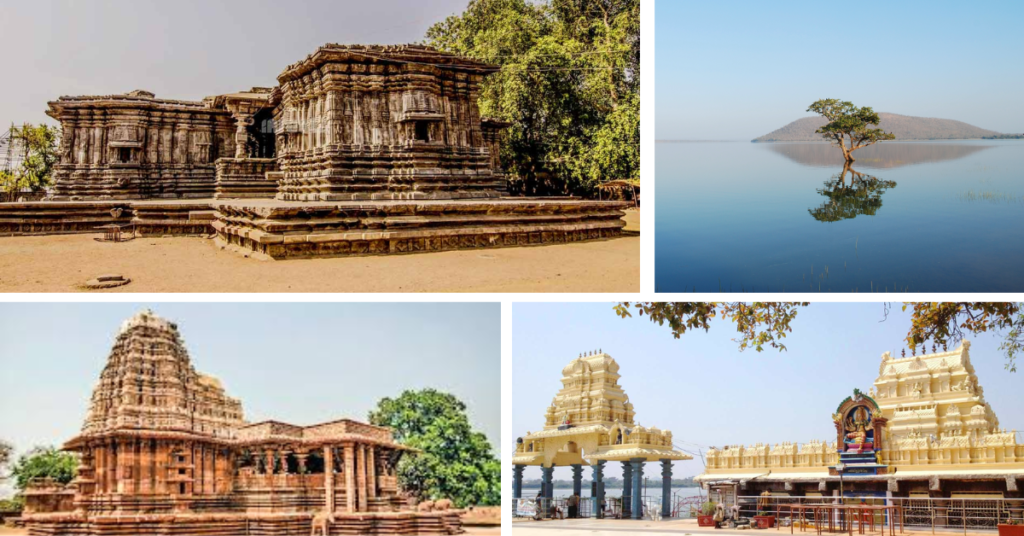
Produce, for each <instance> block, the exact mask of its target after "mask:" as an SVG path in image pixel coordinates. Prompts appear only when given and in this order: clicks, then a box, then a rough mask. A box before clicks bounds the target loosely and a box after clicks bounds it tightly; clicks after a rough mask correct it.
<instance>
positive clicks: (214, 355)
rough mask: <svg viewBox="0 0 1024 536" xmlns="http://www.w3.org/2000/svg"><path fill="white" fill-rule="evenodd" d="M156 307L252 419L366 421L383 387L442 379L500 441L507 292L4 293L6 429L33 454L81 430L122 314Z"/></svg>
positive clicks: (1, 430)
mask: <svg viewBox="0 0 1024 536" xmlns="http://www.w3.org/2000/svg"><path fill="white" fill-rule="evenodd" d="M146 307H150V308H152V309H153V312H155V313H156V314H158V315H160V316H162V317H164V318H167V319H169V320H171V321H174V322H177V323H178V329H179V331H180V332H181V334H182V338H183V339H184V341H185V344H186V348H187V349H188V351H189V355H190V357H191V359H192V364H193V366H195V368H196V370H198V371H200V372H202V373H205V374H210V375H213V376H215V377H217V378H219V379H220V380H221V382H222V383H223V384H224V388H225V389H226V390H227V392H228V394H229V395H231V396H234V397H236V398H240V399H241V400H242V408H243V410H244V412H245V417H246V419H247V420H249V421H252V422H255V421H260V420H264V419H276V420H280V421H284V422H288V423H293V424H298V425H308V424H316V423H320V422H326V421H329V420H333V419H339V418H345V417H349V418H353V419H358V420H362V421H365V420H366V419H367V416H368V413H369V411H370V410H371V409H372V408H374V407H375V406H376V404H377V401H378V400H380V399H381V398H383V397H386V396H390V397H395V396H398V395H400V394H401V393H402V391H404V390H406V389H422V388H427V387H432V388H435V389H439V390H443V391H447V392H449V393H452V394H454V395H455V396H456V397H458V398H459V399H461V400H462V401H463V402H465V403H466V404H467V405H468V406H469V416H470V420H471V422H472V423H473V425H474V427H475V428H477V429H478V430H480V431H481V432H483V433H485V434H487V437H488V439H490V441H491V446H492V447H493V448H494V449H495V452H497V449H498V444H499V441H500V433H501V370H500V369H501V307H500V304H496V303H494V304H492V303H483V304H459V303H441V304H438V303H422V304H407V303H394V304H389V303H378V304H361V303H353V304H348V303H324V304H313V303H308V304H285V303H274V304H258V303H257V304H224V303H216V304H212V303H208V304H187V303H185V304H179V303H163V304H131V303H127V304H125V303H109V304H18V303H6V304H0V438H3V439H5V440H7V441H9V442H12V443H14V445H15V447H16V448H17V450H18V451H19V452H24V451H25V450H26V449H28V448H30V447H32V446H35V445H59V444H61V443H62V442H64V441H66V440H68V439H71V437H73V436H74V435H75V434H76V433H77V432H78V431H79V430H80V428H81V425H82V422H83V419H84V417H85V413H86V410H87V409H88V403H89V397H90V395H91V393H92V389H93V386H94V384H95V383H96V381H97V380H98V379H99V376H100V372H101V371H102V369H103V366H104V365H105V364H106V360H107V356H108V355H109V353H110V348H111V345H112V344H113V342H114V339H115V336H116V334H117V331H118V328H119V327H120V325H121V322H122V321H124V320H125V319H127V318H129V317H130V316H132V315H133V314H135V313H136V312H138V311H141V310H143V309H144V308H146ZM0 491H2V490H0Z"/></svg>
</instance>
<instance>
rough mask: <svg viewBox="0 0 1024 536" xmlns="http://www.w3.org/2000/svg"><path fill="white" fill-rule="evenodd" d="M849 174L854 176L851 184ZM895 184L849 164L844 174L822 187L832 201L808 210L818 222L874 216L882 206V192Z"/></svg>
mask: <svg viewBox="0 0 1024 536" xmlns="http://www.w3.org/2000/svg"><path fill="white" fill-rule="evenodd" d="M847 174H849V175H850V184H849V186H847V184H846V175H847ZM895 187H896V181H887V180H882V179H879V178H877V177H874V176H871V175H865V174H863V173H860V172H858V171H856V170H854V169H853V168H851V167H850V164H849V163H847V164H846V165H844V166H843V171H842V173H839V174H837V175H833V176H832V178H831V179H829V180H827V181H825V187H824V188H821V189H819V190H818V193H819V194H821V195H823V196H825V197H827V198H828V200H827V201H825V202H824V203H822V205H821V206H820V207H818V208H814V209H807V212H809V213H810V214H811V216H812V217H814V219H816V220H818V221H828V222H831V221H839V220H849V219H853V218H856V217H857V216H859V215H861V214H866V215H868V216H874V215H875V212H878V209H880V208H882V194H884V193H885V191H886V190H888V189H889V188H895Z"/></svg>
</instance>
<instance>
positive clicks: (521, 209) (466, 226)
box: [0, 197, 628, 259]
mask: <svg viewBox="0 0 1024 536" xmlns="http://www.w3.org/2000/svg"><path fill="white" fill-rule="evenodd" d="M627 206H628V204H627V203H622V202H618V201H583V200H579V199H573V198H565V197H562V198H501V199H473V200H468V199H462V200H430V201H411V200H408V201H389V200H380V201H332V202H303V201H281V200H276V199H201V200H191V199H190V200H171V201H167V200H145V201H67V202H53V201H37V202H28V203H0V236H5V235H6V236H12V235H43V234H69V233H90V232H91V233H95V232H99V231H98V227H100V226H102V225H108V224H112V223H116V224H123V225H127V224H134V226H135V230H136V232H137V233H138V234H139V235H141V236H168V235H170V236H196V235H199V236H206V235H213V234H216V240H217V243H218V244H220V245H222V246H223V247H225V248H226V249H230V250H233V251H237V252H240V253H244V254H246V255H250V256H253V257H256V258H261V259H290V258H311V257H333V256H349V255H384V254H394V253H420V252H431V251H446V250H454V249H470V248H497V247H515V246H534V245H546V244H560V243H567V242H580V241H585V240H598V239H606V238H614V237H618V236H620V235H621V233H622V228H623V227H624V226H625V222H624V221H623V219H622V217H623V216H624V215H625V212H624V210H625V209H626V208H627Z"/></svg>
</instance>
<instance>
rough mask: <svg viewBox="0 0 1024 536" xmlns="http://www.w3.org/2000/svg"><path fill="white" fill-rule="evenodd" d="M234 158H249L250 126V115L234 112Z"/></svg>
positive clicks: (251, 121) (251, 120) (251, 119)
mask: <svg viewBox="0 0 1024 536" xmlns="http://www.w3.org/2000/svg"><path fill="white" fill-rule="evenodd" d="M232 115H234V117H235V158H248V157H249V131H248V128H249V125H252V123H253V118H252V114H250V113H245V112H235V113H234V114H232Z"/></svg>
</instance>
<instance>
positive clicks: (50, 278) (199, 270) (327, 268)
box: [0, 210, 640, 292]
mask: <svg viewBox="0 0 1024 536" xmlns="http://www.w3.org/2000/svg"><path fill="white" fill-rule="evenodd" d="M625 219H626V222H627V225H626V228H625V229H626V231H627V232H629V231H632V233H630V234H631V235H632V236H624V237H622V238H615V239H610V240H597V241H588V242H578V243H571V244H562V245H551V246H536V247H515V248H496V249H482V250H458V251H445V252H440V253H421V254H416V255H390V256H366V257H347V258H325V259H296V260H285V261H259V260H255V259H247V258H244V257H242V256H241V255H239V254H237V253H234V252H231V251H224V250H221V249H219V248H218V247H217V246H215V245H214V243H213V241H212V240H208V239H204V238H199V237H167V238H137V239H135V240H131V241H128V242H120V243H110V242H98V241H96V240H95V238H96V237H97V236H99V235H92V234H77V235H76V234H72V235H52V236H14V237H0V291H3V292H76V291H84V290H85V288H84V287H83V284H84V283H85V282H86V281H88V280H91V279H93V278H95V277H97V276H100V275H104V274H119V275H122V276H124V277H126V278H129V279H131V280H132V282H131V283H130V284H128V285H126V286H122V287H117V288H113V289H109V290H106V291H104V292H637V291H639V287H640V238H639V237H638V236H635V233H636V232H638V231H639V229H640V214H639V211H636V210H630V211H627V212H626V217H625Z"/></svg>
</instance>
